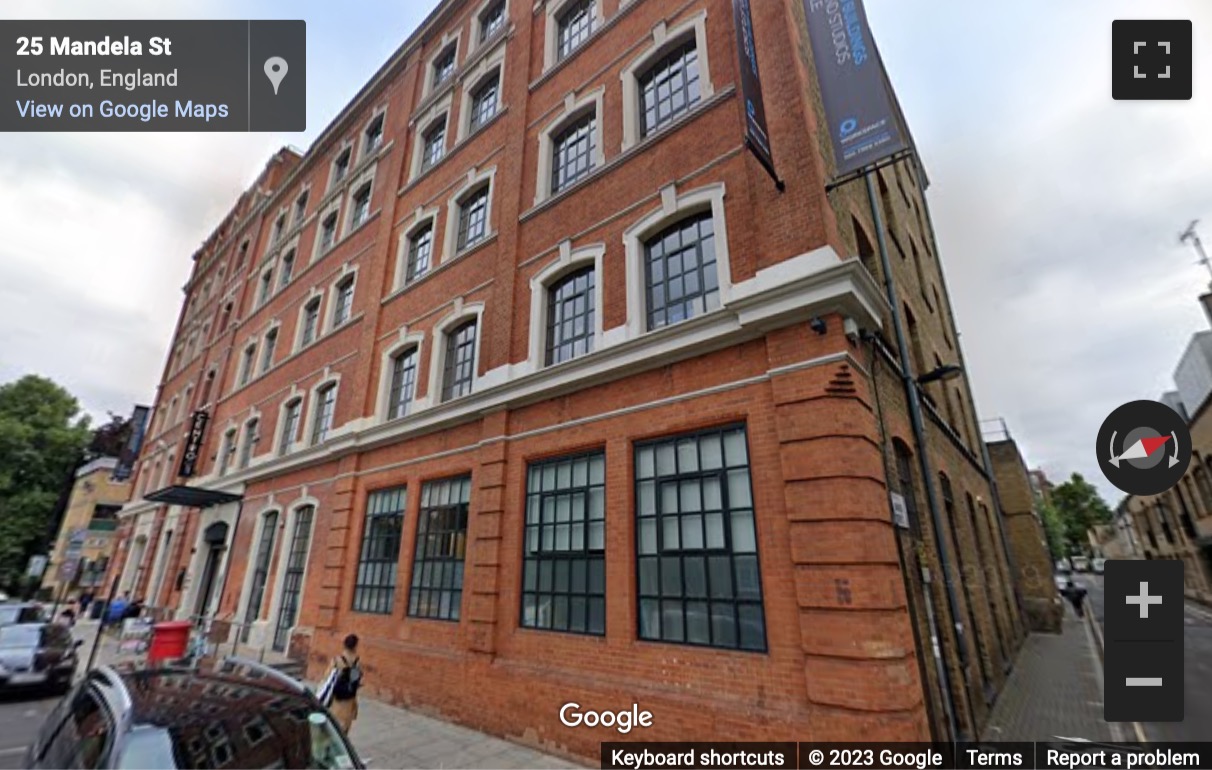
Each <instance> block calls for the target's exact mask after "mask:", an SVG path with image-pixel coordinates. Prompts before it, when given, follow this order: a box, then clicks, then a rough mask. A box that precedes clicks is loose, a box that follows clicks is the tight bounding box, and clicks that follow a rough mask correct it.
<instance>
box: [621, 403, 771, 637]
mask: <svg viewBox="0 0 1212 770" xmlns="http://www.w3.org/2000/svg"><path fill="white" fill-rule="evenodd" d="M737 433H739V435H740V445H739V446H735V445H733V446H731V447H730V445H729V443H728V442H729V440H728V438H727V437H728V436H729V435H735V434H737ZM708 441H714V442H715V445H716V447H717V448H718V452H719V454H718V461H719V465H718V466H714V462H715V459H713V458H712V457H711V456H710V455H708V454H706V453H705V452H704V449H705V448H707V447H708V444H707V443H706V442H708ZM684 445H688V447H689V449H690V450H691V451H692V452H693V455H694V458H693V463H691V462H690V458H688V457H686V456H684V455H685V454H686V450H684V449H683V446H684ZM664 447H669V449H667V450H665V449H663V448H664ZM645 450H651V452H652V469H651V475H649V472H648V470H647V469H646V468H645V467H644V464H645V462H644V452H645ZM734 452H739V453H741V454H742V457H741V459H740V461H739V462H734V461H733V453H734ZM662 455H664V456H665V457H664V460H663V459H662ZM752 457H753V452H752V450H751V448H750V446H749V435H748V427H747V425H746V424H745V423H733V424H730V425H723V426H718V427H712V428H705V429H702V430H697V431H690V432H685V433H678V434H673V435H669V436H661V437H659V438H654V439H646V440H644V441H636V442H634V444H633V446H632V461H633V467H634V470H635V478H634V495H635V497H634V506H635V515H634V518H635V522H636V539H635V543H636V552H635V577H636V608H637V612H636V638H637V639H639V640H641V641H645V642H658V643H664V644H680V645H686V646H691V647H706V648H711V649H728V650H734V651H737V652H754V653H767V652H769V644H770V641H769V629H768V623H767V620H766V616H765V599H766V593H765V590H764V588H763V583H762V574H761V558H760V550H761V549H760V545H759V540H760V537H759V534H758V530H757V510H756V502H757V501H756V500H755V499H754V494H753V476H752ZM662 462H672V463H673V466H672V467H673V472H672V473H667V472H662V470H661V466H662ZM683 462H685V463H687V465H688V466H692V467H687V468H686V469H685V470H683V469H682V463H683ZM734 474H736V478H737V481H736V482H735V483H736V484H737V487H736V489H733V488H732V483H733V482H731V481H730V477H731V476H733V475H734ZM742 474H743V479H741V478H740V476H741V475H742ZM712 479H714V480H715V484H714V485H712V484H708V483H705V482H707V481H709V480H712ZM742 482H743V486H742ZM645 484H650V485H651V487H650V490H651V497H649V496H648V495H646V494H645V489H646V488H645ZM671 484H672V485H673V495H674V498H675V500H676V502H675V509H674V511H673V512H672V513H669V512H665V511H664V510H663V508H664V506H665V503H666V502H667V501H666V500H665V497H666V495H667V494H668V491H667V490H668V486H667V485H671ZM713 486H715V487H716V489H715V492H716V493H717V494H718V495H719V498H718V510H716V509H714V508H711V507H709V503H711V502H712V501H711V499H710V497H709V494H708V493H709V492H710V490H711V489H712V487H713ZM695 489H697V490H698V491H697V493H696V494H697V499H698V501H699V502H698V503H697V505H698V508H697V509H695V507H694V505H695V503H692V502H691V499H692V498H694V497H695V495H687V498H686V501H685V502H684V501H683V493H688V492H689V491H691V490H695ZM734 495H736V500H735V501H734V500H733V497H734ZM734 502H735V503H737V504H735V505H734ZM649 506H651V513H647V512H646V511H647V510H648V507H649ZM717 515H718V516H719V517H720V518H719V519H718V521H719V527H720V528H719V531H718V535H717V537H718V538H719V540H717V541H716V543H715V544H714V545H713V543H712V529H711V527H710V525H709V523H708V516H717ZM745 518H748V519H749V529H748V531H746V530H745V521H744V520H745ZM687 519H689V520H690V525H689V526H688V525H687V523H686V520H687ZM696 519H697V522H698V528H697V530H696V529H695V527H694V526H693V524H694V523H695V521H696ZM648 521H651V522H652V523H651V525H649V524H648V523H647V522H648ZM670 521H672V522H674V526H672V528H671V527H670V524H669V522H670ZM696 532H697V535H698V537H699V539H698V540H696V541H693V542H691V543H690V544H685V543H684V542H683V538H684V537H685V536H686V535H687V534H690V535H695V534H696ZM738 536H739V537H741V538H742V543H741V544H740V546H741V547H742V548H743V549H745V550H740V551H738V550H737V548H738V543H737V539H738ZM649 537H651V538H652V541H651V547H649V546H648V545H647V544H646V540H648V538H649ZM674 538H676V540H677V543H676V545H674V546H671V545H669V544H668V543H667V541H669V540H672V539H674ZM675 562H676V565H677V569H676V570H674V569H673V566H674V563H675ZM688 565H690V566H694V567H695V569H690V568H689V567H688ZM667 570H668V571H667ZM692 573H698V575H699V576H700V577H701V578H702V582H701V589H700V590H699V591H698V595H693V594H691V593H689V592H688V589H687V587H686V583H687V582H689V580H688V577H689V576H691V574H692ZM675 575H676V579H675V578H674V577H673V576H675ZM742 576H744V579H746V580H748V581H749V583H750V585H749V586H748V588H747V589H745V588H743V587H742V585H741V583H742V582H743V580H742ZM724 579H726V581H727V586H724V585H722V582H724ZM717 581H720V582H719V583H717ZM744 591H748V595H744V596H742V593H743V592H744ZM654 602H655V604H654V605H653V606H654V608H655V609H656V631H655V635H653V634H652V633H651V632H646V629H645V605H646V604H653V603H654ZM666 604H672V605H673V606H672V607H670V608H669V609H674V610H677V609H678V607H677V605H679V604H680V615H679V617H680V621H681V623H680V626H679V628H680V632H679V633H674V631H673V629H670V630H669V631H668V633H667V630H666V623H667V622H668V621H669V620H670V617H668V616H669V615H671V614H677V613H669V611H668V609H667V608H666V606H664V605H666ZM692 604H698V605H702V607H703V609H702V612H703V613H704V615H705V620H704V621H703V625H702V626H701V628H700V631H702V630H705V631H706V634H707V641H706V642H703V641H693V640H690V633H689V631H690V623H689V618H690V613H689V612H688V609H689V607H688V605H692ZM716 605H721V606H723V607H725V608H728V609H730V612H729V613H725V612H723V611H721V612H720V613H718V615H717V613H716V612H715V607H716ZM755 607H756V611H755V610H754V609H753V608H755ZM746 610H747V611H746ZM726 615H727V616H726ZM717 617H718V618H719V621H720V622H721V626H722V628H717V627H716V623H717ZM729 622H731V625H730V626H729V625H728V623H729ZM747 622H748V623H749V624H751V625H752V624H755V623H756V624H757V627H758V629H759V630H760V644H755V643H752V642H754V639H752V638H751V639H750V640H749V642H750V643H748V644H747V643H746V640H745V639H744V634H745V630H744V629H745V627H746V623H747ZM729 628H730V629H731V642H730V643H729V642H728V641H727V639H719V638H717V635H724V634H723V632H724V631H725V630H727V629H729ZM752 630H753V629H750V632H751V633H752ZM679 636H680V637H681V638H678V637H679ZM724 636H726V635H724Z"/></svg>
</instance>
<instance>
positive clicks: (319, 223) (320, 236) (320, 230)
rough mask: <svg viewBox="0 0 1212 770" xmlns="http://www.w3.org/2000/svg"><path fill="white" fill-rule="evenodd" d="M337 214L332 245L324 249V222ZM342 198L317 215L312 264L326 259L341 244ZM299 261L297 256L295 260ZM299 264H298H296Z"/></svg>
mask: <svg viewBox="0 0 1212 770" xmlns="http://www.w3.org/2000/svg"><path fill="white" fill-rule="evenodd" d="M331 214H336V216H337V222H336V228H335V230H334V232H333V238H332V245H331V246H329V247H328V248H327V249H325V248H324V246H323V243H324V220H326V219H328V217H329V215H331ZM341 239H342V235H341V197H340V196H337V198H335V199H334V200H333V201H332V203H330V204H328V205H327V206H325V207H324V208H323V209H322V210H321V211H320V213H319V214H317V215H316V242H315V245H314V246H313V247H312V249H311V262H310V264H314V263H316V262H318V261H319V260H321V259H323V258H324V255H326V254H328V253H329V252H331V251H332V250H333V249H335V248H336V247H337V244H339V243H340V242H341ZM298 259H299V256H298V254H297V253H296V254H295V260H296V261H297V260H298ZM296 264H297V263H296Z"/></svg>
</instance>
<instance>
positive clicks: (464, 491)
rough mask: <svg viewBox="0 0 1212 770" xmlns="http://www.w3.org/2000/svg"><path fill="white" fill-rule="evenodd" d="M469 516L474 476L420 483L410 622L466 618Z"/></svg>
mask: <svg viewBox="0 0 1212 770" xmlns="http://www.w3.org/2000/svg"><path fill="white" fill-rule="evenodd" d="M435 498H436V499H435ZM456 498H457V499H456ZM470 511H471V474H462V475H459V476H451V477H447V478H442V479H432V480H429V481H425V482H423V483H422V485H421V505H420V507H419V509H418V512H417V536H416V541H415V544H414V547H413V562H412V576H411V580H410V581H409V591H408V611H407V614H408V617H410V618H423V619H427V620H442V621H446V622H453V623H457V622H459V620H460V618H461V617H462V614H463V613H462V603H463V578H464V570H465V568H466V558H467V522H468V519H469V518H470Z"/></svg>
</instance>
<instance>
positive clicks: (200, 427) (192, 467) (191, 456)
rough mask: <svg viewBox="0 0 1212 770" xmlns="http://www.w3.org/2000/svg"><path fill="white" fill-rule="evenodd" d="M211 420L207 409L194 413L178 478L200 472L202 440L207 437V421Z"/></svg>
mask: <svg viewBox="0 0 1212 770" xmlns="http://www.w3.org/2000/svg"><path fill="white" fill-rule="evenodd" d="M209 419H210V413H209V412H207V411H206V410H205V409H199V410H198V411H196V412H194V416H193V418H192V419H191V420H190V423H189V436H188V437H187V438H186V439H185V452H184V453H182V455H181V467H180V468H179V469H178V471H177V475H178V476H184V477H185V478H189V477H190V476H193V475H194V473H196V472H197V470H198V458H199V457H200V456H201V452H202V439H204V438H205V437H206V421H207V420H209Z"/></svg>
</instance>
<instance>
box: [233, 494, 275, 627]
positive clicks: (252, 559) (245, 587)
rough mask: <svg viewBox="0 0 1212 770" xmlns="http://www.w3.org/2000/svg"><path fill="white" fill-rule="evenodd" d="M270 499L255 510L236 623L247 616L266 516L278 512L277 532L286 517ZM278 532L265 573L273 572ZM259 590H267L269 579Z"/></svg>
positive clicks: (262, 599)
mask: <svg viewBox="0 0 1212 770" xmlns="http://www.w3.org/2000/svg"><path fill="white" fill-rule="evenodd" d="M270 500H271V502H269V503H268V504H267V505H266V506H265V507H264V508H262V509H261V510H259V511H257V519H256V521H257V524H256V526H255V527H253V534H252V541H251V543H250V545H249V549H248V556H247V558H248V561H247V566H246V568H245V570H244V581H243V584H242V585H241V586H240V604H239V605H237V607H238V608H237V611H236V612H237V614H236V617H235V621H236V623H238V624H240V623H244V622H245V620H246V619H247V618H248V602H249V601H250V600H251V599H252V577H253V572H254V571H255V570H256V568H257V564H256V561H257V553H258V551H259V550H260V548H261V537H262V535H263V534H264V533H265V520H266V517H267V516H268V515H269V514H271V513H276V514H278V518H277V521H275V522H274V528H275V529H277V530H278V532H281V527H282V521H283V519H285V518H286V517H285V516H284V515H283V512H282V506H280V505H277V504H276V503H274V502H272V500H273V498H272V496H271V497H270ZM278 532H275V533H274V539H273V542H272V543H271V544H270V549H269V563H268V564H267V565H266V572H267V573H272V572H273V569H274V556H275V555H276V554H277V552H278V547H279V545H280V544H281V543H280V541H281V539H282V538H281V537H279V536H278ZM266 577H267V578H268V577H269V574H266ZM261 590H262V591H265V592H267V591H269V581H268V580H267V581H266V583H265V585H263V586H262V587H261ZM264 609H265V594H264V593H263V594H262V595H261V610H264ZM257 614H258V615H259V614H260V613H257ZM259 620H260V618H253V619H252V621H253V622H254V623H255V622H257V621H259ZM241 629H242V626H239V625H237V626H236V629H235V631H234V633H237V634H238V633H240V630H241Z"/></svg>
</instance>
